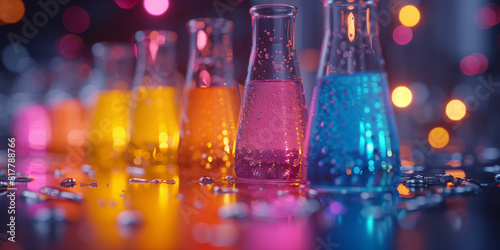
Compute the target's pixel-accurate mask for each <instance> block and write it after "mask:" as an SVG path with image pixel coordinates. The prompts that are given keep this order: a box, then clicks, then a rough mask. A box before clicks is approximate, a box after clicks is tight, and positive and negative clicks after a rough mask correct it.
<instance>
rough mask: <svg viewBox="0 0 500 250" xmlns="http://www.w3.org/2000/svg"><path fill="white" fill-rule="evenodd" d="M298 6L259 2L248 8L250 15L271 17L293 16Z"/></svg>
mask: <svg viewBox="0 0 500 250" xmlns="http://www.w3.org/2000/svg"><path fill="white" fill-rule="evenodd" d="M298 11H299V8H297V7H295V6H293V5H289V4H259V5H254V6H253V7H252V8H250V15H251V16H252V17H260V16H265V17H268V18H273V17H287V16H295V15H297V12H298Z"/></svg>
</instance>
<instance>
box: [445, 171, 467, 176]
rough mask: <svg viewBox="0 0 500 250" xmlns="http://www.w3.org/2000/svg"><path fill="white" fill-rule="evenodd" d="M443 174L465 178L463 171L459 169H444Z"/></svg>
mask: <svg viewBox="0 0 500 250" xmlns="http://www.w3.org/2000/svg"><path fill="white" fill-rule="evenodd" d="M445 174H449V175H452V176H453V177H455V178H465V177H466V175H465V172H464V171H463V170H461V169H450V170H446V171H445Z"/></svg>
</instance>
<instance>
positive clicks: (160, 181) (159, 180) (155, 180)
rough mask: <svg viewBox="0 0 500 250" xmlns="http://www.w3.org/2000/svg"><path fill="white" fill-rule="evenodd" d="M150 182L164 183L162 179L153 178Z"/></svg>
mask: <svg viewBox="0 0 500 250" xmlns="http://www.w3.org/2000/svg"><path fill="white" fill-rule="evenodd" d="M149 182H150V183H153V184H160V183H162V180H161V179H153V180H150V181H149Z"/></svg>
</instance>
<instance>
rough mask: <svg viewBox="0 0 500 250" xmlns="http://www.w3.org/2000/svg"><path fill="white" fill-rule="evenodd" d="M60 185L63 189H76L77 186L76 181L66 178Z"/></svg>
mask: <svg viewBox="0 0 500 250" xmlns="http://www.w3.org/2000/svg"><path fill="white" fill-rule="evenodd" d="M60 185H61V187H63V188H74V187H75V186H76V180H75V179H73V178H66V179H64V180H62V181H61V183H60Z"/></svg>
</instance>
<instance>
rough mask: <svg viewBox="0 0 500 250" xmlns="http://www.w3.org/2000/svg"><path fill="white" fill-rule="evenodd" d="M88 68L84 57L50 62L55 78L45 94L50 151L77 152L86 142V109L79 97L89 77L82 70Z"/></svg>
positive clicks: (58, 59) (57, 59)
mask: <svg viewBox="0 0 500 250" xmlns="http://www.w3.org/2000/svg"><path fill="white" fill-rule="evenodd" d="M88 67H89V66H88V63H87V62H85V61H84V60H83V59H74V60H69V59H63V58H59V57H57V58H54V59H52V60H51V62H50V68H51V70H52V71H53V72H54V75H55V80H54V82H53V83H52V86H51V88H50V89H49V91H48V92H47V94H46V95H45V98H46V103H47V106H48V113H49V118H50V127H51V129H50V130H51V139H50V141H49V143H48V151H49V152H52V153H69V152H76V151H80V149H82V148H83V146H84V145H85V124H86V122H87V121H86V111H85V109H84V107H83V105H82V103H81V101H80V99H79V98H78V97H77V96H78V92H79V90H80V88H81V85H82V83H83V82H84V81H85V80H86V79H84V78H85V76H82V72H84V71H85V69H88ZM81 154H83V153H81Z"/></svg>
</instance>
